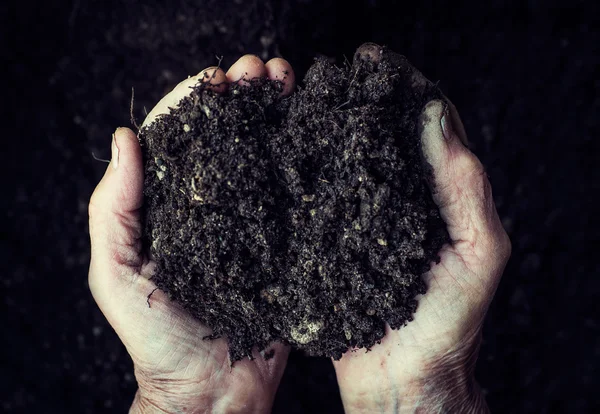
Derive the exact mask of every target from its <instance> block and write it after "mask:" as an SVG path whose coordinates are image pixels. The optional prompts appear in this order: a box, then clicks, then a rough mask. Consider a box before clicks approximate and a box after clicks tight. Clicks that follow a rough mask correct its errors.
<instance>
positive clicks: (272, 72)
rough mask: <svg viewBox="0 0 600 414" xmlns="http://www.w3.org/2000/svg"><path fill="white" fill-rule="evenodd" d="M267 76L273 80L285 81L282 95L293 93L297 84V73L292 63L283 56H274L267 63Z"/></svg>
mask: <svg viewBox="0 0 600 414" xmlns="http://www.w3.org/2000/svg"><path fill="white" fill-rule="evenodd" d="M265 69H266V71H267V77H268V78H269V79H271V80H278V81H281V82H282V83H283V90H282V91H281V95H283V96H287V95H289V94H291V93H292V91H293V90H294V86H295V84H296V75H295V74H294V70H293V69H292V65H290V63H289V62H288V61H287V60H285V59H281V58H273V59H271V60H269V61H268V62H267V63H266V64H265Z"/></svg>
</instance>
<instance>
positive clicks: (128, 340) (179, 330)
mask: <svg viewBox="0 0 600 414" xmlns="http://www.w3.org/2000/svg"><path fill="white" fill-rule="evenodd" d="M152 267H153V263H149V264H147V265H145V266H143V267H142V272H141V274H135V273H134V274H133V275H131V280H132V283H130V284H128V285H127V286H124V287H123V289H124V290H123V289H121V290H120V291H119V292H118V293H117V294H115V293H114V292H113V294H111V295H103V294H102V292H98V291H97V290H96V289H94V290H93V292H94V295H95V296H96V299H97V301H98V304H99V306H100V307H101V309H102V310H103V311H104V313H105V314H106V316H107V318H108V319H109V322H111V324H112V325H113V326H114V327H115V330H116V331H117V334H118V335H119V336H120V338H121V340H122V341H123V343H124V344H125V346H126V347H127V350H128V352H129V353H130V355H131V357H132V359H133V362H134V365H135V369H136V376H137V378H138V380H139V381H140V384H139V385H140V387H142V388H143V387H144V386H150V387H152V386H154V385H153V384H170V385H171V386H172V387H173V388H175V389H177V391H178V392H179V393H181V395H188V396H190V397H191V398H192V399H193V400H197V401H192V402H197V403H202V402H203V401H202V399H203V398H204V397H203V395H206V390H207V388H210V389H213V390H223V392H225V391H226V392H227V398H230V399H232V401H235V402H243V401H246V400H247V399H248V398H249V397H250V396H251V397H252V399H253V400H255V399H259V400H263V401H270V400H271V399H272V394H273V393H274V391H275V390H274V388H275V387H276V385H275V384H274V383H273V381H272V380H270V379H271V378H272V377H273V375H272V374H273V373H274V372H282V371H283V368H284V367H285V363H286V360H287V354H288V351H287V349H286V348H284V347H283V346H281V345H275V346H274V348H276V352H275V356H274V357H273V359H271V360H268V361H265V360H264V359H263V358H260V357H259V358H256V359H254V360H248V359H246V360H243V361H238V362H237V363H236V364H235V366H234V367H231V366H230V361H229V356H228V346H227V341H226V340H225V339H223V338H221V339H215V340H208V339H206V340H205V339H203V338H204V337H206V336H207V335H210V333H211V331H210V329H209V328H207V327H206V326H203V325H202V324H200V323H199V322H198V321H197V320H196V319H194V318H193V317H191V316H190V315H189V314H188V313H187V312H185V311H184V310H183V309H182V308H181V307H180V306H178V305H177V304H175V303H173V302H171V301H170V300H169V299H168V297H167V295H166V294H165V293H163V292H161V291H159V290H156V291H154V293H152V295H151V297H150V298H149V299H148V300H147V297H148V294H149V293H151V292H153V290H154V285H153V284H152V282H151V281H149V280H148V279H147V278H146V277H144V276H145V274H144V273H145V272H146V271H147V269H151V268H152ZM148 304H150V306H149V305H148ZM211 398H214V393H213V394H212V397H211Z"/></svg>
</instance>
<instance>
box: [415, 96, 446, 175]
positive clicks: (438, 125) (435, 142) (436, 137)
mask: <svg viewBox="0 0 600 414" xmlns="http://www.w3.org/2000/svg"><path fill="white" fill-rule="evenodd" d="M445 110H446V104H445V103H444V102H442V101H440V100H433V101H430V102H428V103H427V105H425V108H424V109H423V112H422V113H421V120H420V134H421V150H422V152H423V157H424V158H425V160H426V161H427V162H428V163H429V164H430V165H431V167H433V169H434V170H437V169H438V168H439V167H441V166H442V165H443V155H444V154H445V152H446V142H445V141H446V140H445V138H444V133H443V130H442V119H443V116H444V112H445Z"/></svg>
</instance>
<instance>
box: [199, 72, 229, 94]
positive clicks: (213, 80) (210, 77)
mask: <svg viewBox="0 0 600 414" xmlns="http://www.w3.org/2000/svg"><path fill="white" fill-rule="evenodd" d="M197 78H198V79H199V80H200V82H202V83H208V86H209V87H210V88H211V90H213V91H215V92H219V93H222V92H225V90H226V89H227V86H228V84H227V76H226V75H225V71H224V70H223V69H221V68H219V67H216V66H211V67H209V68H206V69H204V70H203V71H201V72H200V73H199V74H198V76H197Z"/></svg>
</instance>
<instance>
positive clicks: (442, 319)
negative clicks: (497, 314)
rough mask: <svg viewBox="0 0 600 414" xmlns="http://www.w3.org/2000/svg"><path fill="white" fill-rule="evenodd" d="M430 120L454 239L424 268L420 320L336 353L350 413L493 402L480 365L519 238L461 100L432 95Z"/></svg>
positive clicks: (436, 193)
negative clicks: (505, 219)
mask: <svg viewBox="0 0 600 414" xmlns="http://www.w3.org/2000/svg"><path fill="white" fill-rule="evenodd" d="M375 46H376V45H375ZM369 47H370V48H371V49H372V48H373V47H374V46H373V45H371V46H369ZM359 50H360V49H359ZM367 52H369V50H367ZM374 56H376V55H374ZM416 77H418V78H419V79H418V80H419V81H420V82H425V81H426V80H425V79H424V78H423V77H422V75H420V74H418V73H416ZM421 122H422V126H423V128H422V135H421V140H422V150H423V155H424V159H425V160H426V163H427V164H429V165H430V166H431V167H432V168H433V181H432V183H431V185H430V187H431V191H432V195H433V199H434V201H435V202H436V204H437V205H438V207H439V208H440V212H441V215H442V218H443V219H444V221H445V222H446V224H447V226H448V231H449V233H450V237H451V239H452V243H451V244H449V245H446V246H444V247H443V248H442V250H441V252H440V258H441V262H440V263H439V264H432V268H431V270H430V271H429V272H428V273H427V274H425V275H424V278H425V282H426V283H427V286H428V290H427V293H426V294H425V295H424V296H422V297H421V298H420V299H419V305H418V308H417V311H416V313H415V315H414V320H413V321H412V322H409V323H408V325H406V326H405V327H402V328H401V329H399V330H395V331H392V330H391V329H390V328H389V326H388V327H387V332H386V335H385V337H384V338H383V339H382V341H381V344H378V345H375V346H374V347H373V348H372V349H371V350H370V351H369V352H366V353H365V351H364V350H358V351H349V352H347V353H346V354H344V356H343V357H342V359H341V360H340V361H334V367H335V370H336V374H337V378H338V383H339V387H340V392H341V395H342V400H343V403H344V407H345V409H346V413H367V412H368V413H371V412H394V413H396V412H411V413H412V412H428V413H429V412H436V413H437V412H461V413H469V412H478V413H479V412H487V406H486V405H485V400H484V399H483V396H482V395H481V393H480V391H479V390H478V388H477V386H476V384H475V381H474V378H473V368H474V364H475V361H476V359H477V353H478V348H479V343H480V336H481V327H482V324H483V320H484V317H485V314H486V311H487V309H488V306H489V304H490V302H491V300H492V297H493V296H494V293H495V291H496V287H497V285H498V282H499V281H500V278H501V276H502V272H503V271H504V267H505V265H506V262H507V261H508V258H509V256H510V250H511V246H510V241H509V239H508V236H507V234H506V232H505V231H504V229H503V228H502V224H501V222H500V219H499V218H498V214H497V213H496V209H495V206H494V201H493V199H492V192H491V187H490V183H489V181H488V178H487V175H486V173H485V170H484V168H483V166H482V165H481V163H480V162H479V160H478V159H477V157H476V156H475V155H474V154H473V153H471V152H470V151H469V150H468V149H467V148H466V147H465V146H464V145H463V143H462V142H466V136H465V135H464V129H463V126H462V123H461V121H460V118H459V117H458V113H457V112H456V109H455V108H454V106H453V105H452V104H450V103H449V102H442V101H432V102H430V103H429V104H428V105H427V106H426V108H425V110H424V113H423V115H422V119H421ZM461 141H462V142H461Z"/></svg>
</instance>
